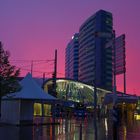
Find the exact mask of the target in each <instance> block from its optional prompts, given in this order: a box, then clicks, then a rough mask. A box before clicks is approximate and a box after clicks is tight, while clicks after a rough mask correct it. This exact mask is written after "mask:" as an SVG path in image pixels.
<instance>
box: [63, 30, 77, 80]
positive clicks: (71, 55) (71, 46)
mask: <svg viewBox="0 0 140 140" xmlns="http://www.w3.org/2000/svg"><path fill="white" fill-rule="evenodd" d="M78 37H79V34H78V33H76V34H74V36H73V37H72V39H71V41H70V42H69V43H68V45H67V47H66V50H65V77H66V78H71V79H74V80H78V56H79V54H78V53H79V51H78V50H79V41H78Z"/></svg>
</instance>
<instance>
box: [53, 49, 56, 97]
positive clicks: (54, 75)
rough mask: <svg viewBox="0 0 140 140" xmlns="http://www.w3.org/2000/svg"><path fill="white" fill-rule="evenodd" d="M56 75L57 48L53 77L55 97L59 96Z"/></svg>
mask: <svg viewBox="0 0 140 140" xmlns="http://www.w3.org/2000/svg"><path fill="white" fill-rule="evenodd" d="M56 77H57V50H55V59H54V72H53V74H52V78H53V95H54V96H55V97H57V93H56Z"/></svg>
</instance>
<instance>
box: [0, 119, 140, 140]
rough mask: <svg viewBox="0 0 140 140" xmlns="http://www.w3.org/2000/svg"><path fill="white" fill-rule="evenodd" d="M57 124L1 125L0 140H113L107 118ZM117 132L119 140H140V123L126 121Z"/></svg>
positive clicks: (76, 120) (62, 121) (59, 120)
mask: <svg viewBox="0 0 140 140" xmlns="http://www.w3.org/2000/svg"><path fill="white" fill-rule="evenodd" d="M35 121H36V122H37V121H39V118H37V119H35ZM41 121H42V120H41ZM43 121H47V122H49V123H50V122H52V121H54V120H53V119H52V118H47V119H45V120H43ZM55 122H56V124H47V125H39V123H37V124H38V125H33V126H9V125H4V126H2V125H1V126H0V140H113V127H112V123H111V121H110V120H109V119H107V118H102V119H97V118H96V119H95V118H85V119H81V118H78V119H76V118H72V119H62V118H59V119H55ZM117 132H118V134H117V135H118V136H119V140H140V121H136V120H133V121H128V122H126V121H125V120H124V121H122V123H121V124H120V125H119V126H118V127H117Z"/></svg>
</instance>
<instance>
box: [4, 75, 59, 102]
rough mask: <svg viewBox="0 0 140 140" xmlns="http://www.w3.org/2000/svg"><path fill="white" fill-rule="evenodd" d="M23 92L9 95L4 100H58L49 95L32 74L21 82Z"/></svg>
mask: <svg viewBox="0 0 140 140" xmlns="http://www.w3.org/2000/svg"><path fill="white" fill-rule="evenodd" d="M20 85H21V87H22V89H21V91H19V92H15V93H11V94H7V95H6V96H4V97H3V98H2V99H28V100H57V98H55V97H53V96H51V95H49V94H48V93H46V92H45V91H43V89H42V88H41V87H39V86H38V84H37V83H36V82H35V81H34V79H33V78H32V76H31V74H30V73H28V74H27V75H26V77H25V78H24V79H23V80H22V81H21V82H20Z"/></svg>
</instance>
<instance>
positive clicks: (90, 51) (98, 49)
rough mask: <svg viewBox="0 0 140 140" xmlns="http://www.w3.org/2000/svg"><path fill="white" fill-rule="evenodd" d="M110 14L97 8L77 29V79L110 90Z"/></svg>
mask: <svg viewBox="0 0 140 140" xmlns="http://www.w3.org/2000/svg"><path fill="white" fill-rule="evenodd" d="M112 26H113V24H112V14H111V13H110V12H107V11H104V10H99V11H98V12H96V13H95V14H94V15H92V16H91V17H89V18H88V19H87V20H86V21H85V22H84V23H83V24H82V25H81V27H80V29H79V73H78V80H80V81H82V82H84V83H87V84H89V85H96V86H97V87H100V88H103V89H107V90H112V48H106V47H105V46H106V43H107V42H109V41H110V40H111V39H112Z"/></svg>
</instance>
